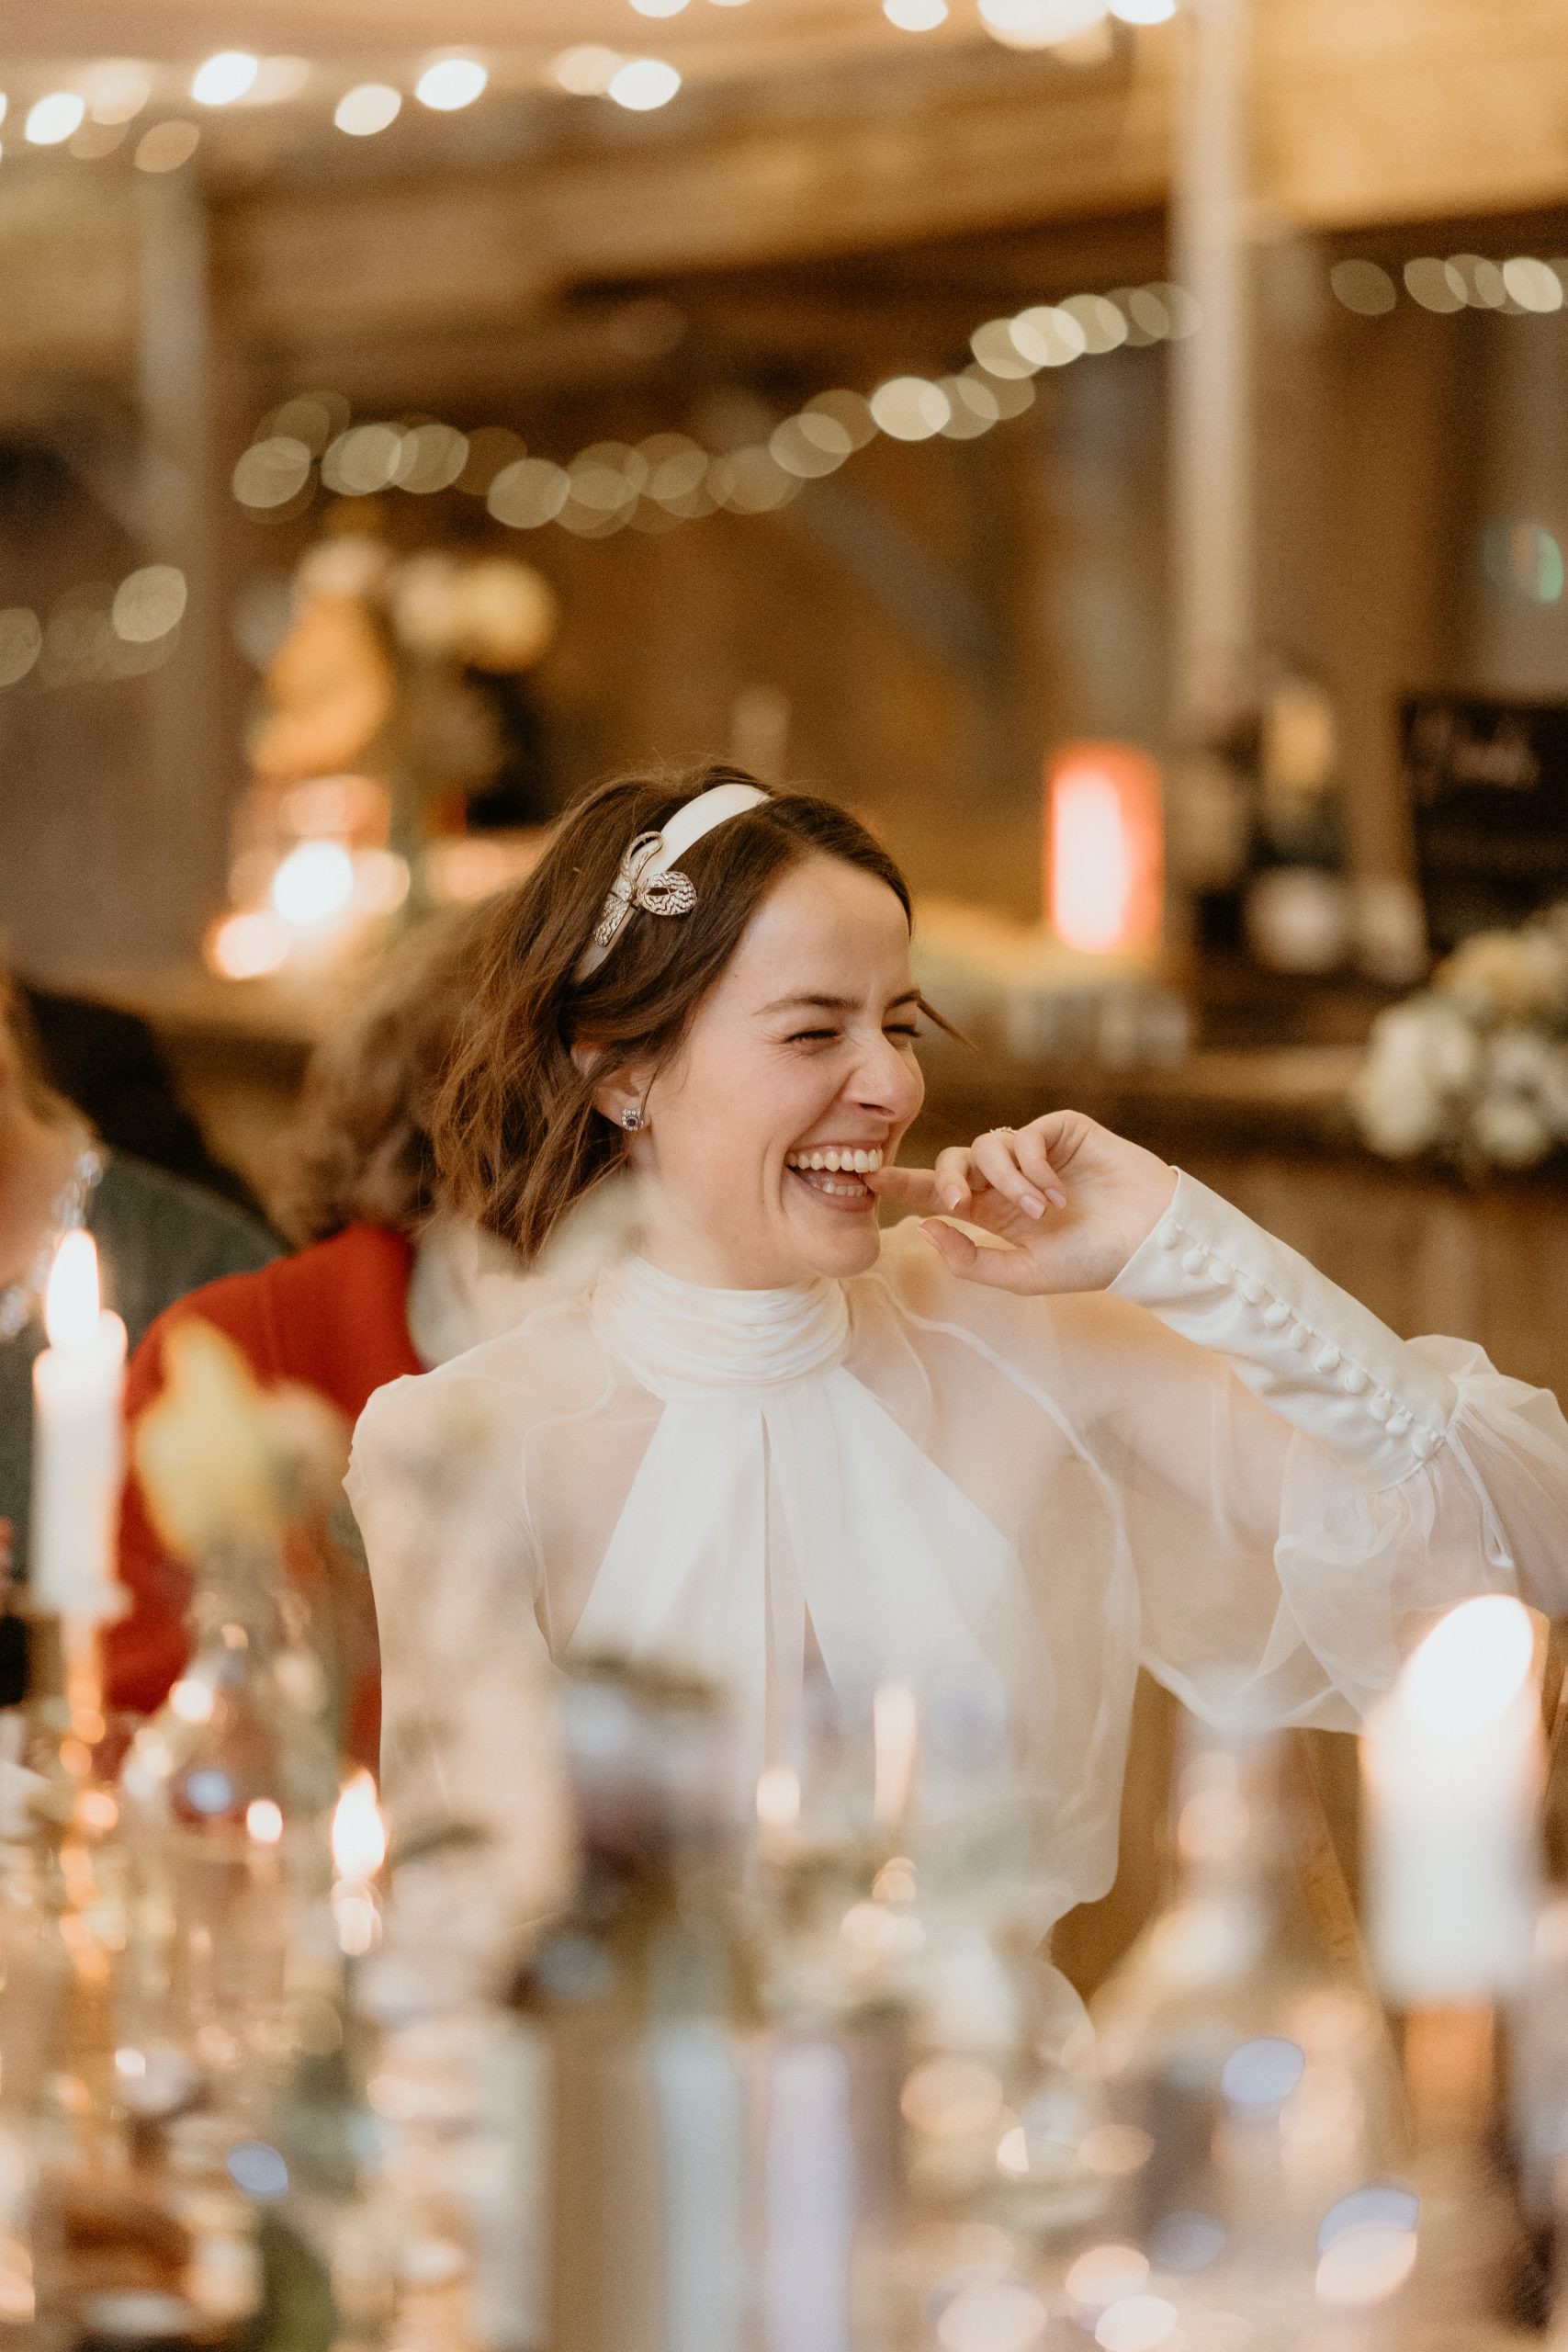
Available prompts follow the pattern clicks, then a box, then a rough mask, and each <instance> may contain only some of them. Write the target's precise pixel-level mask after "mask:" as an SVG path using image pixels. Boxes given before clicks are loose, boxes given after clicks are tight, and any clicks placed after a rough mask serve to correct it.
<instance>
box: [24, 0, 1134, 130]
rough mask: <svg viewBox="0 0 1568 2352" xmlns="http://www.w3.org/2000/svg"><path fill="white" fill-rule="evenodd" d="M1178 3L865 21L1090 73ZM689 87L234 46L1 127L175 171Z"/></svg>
mask: <svg viewBox="0 0 1568 2352" xmlns="http://www.w3.org/2000/svg"><path fill="white" fill-rule="evenodd" d="M749 5H750V0H626V8H627V19H628V24H630V22H631V21H632V20H634V19H636V20H640V21H641V22H643V23H646V22H647V21H648V20H649V19H656V20H669V19H672V18H675V17H686V18H687V21H688V28H689V26H690V25H691V23H692V21H693V20H694V19H695V18H696V17H698V16H700V15H705V13H706V11H707V10H708V9H709V8H714V9H722V10H725V11H727V12H728V11H729V10H733V9H738V8H741V7H745V6H749ZM864 6H865V10H866V14H867V16H868V17H870V16H874V15H876V14H878V13H879V14H880V16H881V17H883V18H884V19H885V20H886V23H887V24H888V25H890V26H891V27H892V28H894V29H895V30H896V31H897V32H900V33H905V34H909V35H913V36H917V37H918V36H919V35H920V34H929V33H934V32H936V31H938V30H939V29H941V28H943V27H945V26H948V25H950V24H952V23H954V22H955V21H956V23H957V24H958V26H959V27H960V28H962V27H963V25H964V23H965V22H966V21H967V22H968V23H970V24H972V25H973V27H974V28H975V30H976V32H977V33H979V34H984V35H988V36H989V37H990V38H991V39H992V40H996V41H998V42H1000V43H1001V44H1002V45H1003V46H1004V47H1006V48H1009V49H1013V50H1022V51H1028V50H1033V51H1055V52H1056V53H1057V54H1058V55H1059V56H1060V57H1061V58H1062V60H1063V62H1066V63H1068V64H1080V65H1092V64H1095V63H1098V62H1103V60H1104V59H1105V58H1106V57H1108V56H1109V55H1111V51H1112V45H1113V32H1114V28H1115V26H1116V25H1117V24H1118V23H1121V24H1122V25H1125V26H1128V27H1132V28H1145V27H1149V26H1154V25H1159V24H1162V23H1164V22H1165V21H1166V20H1167V19H1168V17H1173V16H1175V14H1176V13H1177V9H1178V6H1179V0H864ZM684 80H685V77H684V76H683V74H682V71H681V68H680V66H679V65H677V64H676V63H675V62H673V60H672V59H671V58H668V57H659V56H650V55H647V54H643V53H640V52H639V51H638V50H637V49H634V48H630V47H621V46H618V45H615V44H613V43H611V42H607V41H602V40H590V41H578V42H573V43H572V44H571V45H570V46H569V47H568V48H565V49H562V50H559V51H555V52H553V53H552V54H548V55H544V54H540V53H536V52H533V51H526V52H525V51H508V52H506V53H504V54H502V53H499V52H494V53H491V54H489V55H481V54H476V53H473V52H470V51H438V52H435V53H432V54H427V55H426V56H424V57H423V58H421V59H417V60H414V61H412V62H411V64H410V66H409V68H408V70H407V71H406V72H405V73H404V74H402V75H401V76H400V79H398V80H389V79H384V78H380V77H379V76H374V77H372V78H367V79H351V78H349V77H348V76H347V75H346V74H345V73H344V71H343V70H342V69H334V68H332V67H329V66H327V65H326V64H324V63H319V62H314V61H312V60H311V59H310V58H305V57H294V56H268V55H265V54H262V53H260V52H257V51H251V50H243V49H226V50H220V51H217V52H216V53H215V54H214V55H212V56H210V57H207V58H204V59H202V60H201V62H199V63H198V64H197V65H196V66H195V67H194V68H186V69H183V70H181V69H176V68H175V67H173V66H154V65H152V64H149V63H147V62H143V61H141V60H138V59H135V58H127V57H109V58H99V59H96V60H94V61H91V62H85V63H84V64H83V65H81V66H80V67H79V68H78V69H75V70H73V71H72V72H70V73H69V74H64V75H62V78H61V79H60V80H59V81H58V82H57V83H55V84H54V85H52V86H47V87H35V88H33V89H31V90H23V91H19V92H17V93H15V94H10V93H6V92H0V124H7V125H8V124H10V123H14V124H15V125H16V128H17V131H18V132H19V135H20V143H21V146H22V147H23V148H24V149H28V148H30V149H35V150H37V149H63V150H64V151H65V152H67V153H70V154H72V155H73V156H75V157H77V158H78V159H79V160H81V161H84V162H96V161H100V160H102V159H103V158H105V157H107V156H110V155H114V154H117V153H121V152H122V151H123V152H125V153H128V154H129V155H130V159H131V161H132V162H133V163H134V164H135V165H136V167H137V168H138V169H139V170H141V171H145V172H167V171H175V170H177V169H178V168H179V167H180V166H181V165H182V164H186V163H188V162H189V161H190V160H191V158H192V157H193V156H194V155H195V154H196V153H197V148H198V147H199V145H200V143H201V139H202V126H203V121H204V120H205V119H208V118H210V117H212V116H214V115H216V114H219V113H220V112H222V111H224V110H227V109H234V110H236V111H238V112H240V113H242V114H243V112H245V111H247V110H249V109H252V108H254V107H278V106H288V105H303V106H306V107H310V106H311V105H313V104H315V103H318V102H319V103H321V104H322V105H324V106H327V107H330V108H331V119H332V122H333V126H334V127H335V129H336V130H339V131H341V132H342V133H343V134H344V136H345V137H347V138H350V139H355V140H365V139H374V138H378V137H379V136H380V135H381V134H382V133H383V132H385V131H389V130H391V128H392V126H393V125H394V124H395V123H396V122H397V121H398V120H399V119H400V117H402V116H403V115H404V114H405V108H406V104H407V101H409V100H411V99H412V101H413V102H414V105H415V107H417V108H419V109H423V111H424V112H426V113H429V114H434V115H453V114H458V113H461V112H462V111H463V110H464V109H465V108H467V107H471V106H474V105H476V104H477V103H478V102H479V100H480V99H481V98H483V97H484V96H486V94H487V93H491V94H492V95H495V94H502V93H509V94H512V95H517V94H520V93H528V92H535V93H539V92H544V93H552V94H554V95H555V96H559V97H574V98H593V99H604V100H606V101H608V102H609V103H610V104H612V105H615V106H618V107H624V108H626V110H627V111H628V112H630V113H634V114H648V113H652V112H655V111H657V109H659V108H660V107H666V106H668V105H669V104H670V103H671V100H672V99H673V98H675V97H676V96H679V94H680V92H681V90H682V87H683V86H684ZM13 96H14V97H15V103H14V105H13V104H12V97H13ZM170 109H173V111H170ZM149 116H152V117H156V118H158V119H148V118H149ZM10 136H11V133H10V132H9V130H7V131H6V136H5V137H4V138H0V150H3V148H4V146H5V144H6V140H7V139H8V138H9V137H10Z"/></svg>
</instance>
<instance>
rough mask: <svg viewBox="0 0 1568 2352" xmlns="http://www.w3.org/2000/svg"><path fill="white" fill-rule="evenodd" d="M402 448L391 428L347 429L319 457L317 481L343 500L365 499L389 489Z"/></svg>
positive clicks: (360, 426)
mask: <svg viewBox="0 0 1568 2352" xmlns="http://www.w3.org/2000/svg"><path fill="white" fill-rule="evenodd" d="M402 447H403V435H401V433H400V432H399V430H398V428H397V426H396V425H395V424H355V425H351V426H350V428H349V430H348V431H347V432H346V433H340V434H339V435H338V436H337V439H336V440H335V441H334V442H333V443H332V445H331V447H329V448H328V449H327V451H326V453H325V455H324V456H323V457H322V458H321V480H322V481H323V482H324V483H325V484H326V486H327V488H328V489H329V490H335V491H336V492H338V493H339V495H340V496H342V497H344V498H368V497H370V496H372V495H373V494H374V493H375V492H377V491H378V490H388V489H389V488H390V486H391V483H392V479H393V477H394V475H395V474H396V472H397V469H398V461H399V459H400V457H401V455H402Z"/></svg>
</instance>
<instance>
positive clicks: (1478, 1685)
mask: <svg viewBox="0 0 1568 2352" xmlns="http://www.w3.org/2000/svg"><path fill="white" fill-rule="evenodd" d="M1534 1655H1535V1634H1534V1630H1533V1628H1532V1626H1531V1624H1530V1618H1529V1611H1528V1610H1527V1609H1526V1608H1525V1607H1524V1606H1523V1604H1522V1603H1521V1602H1519V1601H1517V1600H1509V1599H1508V1598H1507V1596H1506V1594H1503V1593H1487V1594H1484V1595H1483V1597H1482V1598H1481V1599H1479V1600H1467V1601H1464V1602H1462V1603H1461V1606H1460V1607H1459V1608H1458V1609H1451V1610H1450V1611H1449V1613H1448V1615H1447V1616H1446V1617H1445V1618H1444V1619H1443V1621H1442V1623H1441V1624H1440V1625H1438V1627H1437V1628H1436V1629H1435V1630H1434V1631H1433V1632H1432V1633H1430V1634H1427V1638H1426V1640H1425V1641H1424V1642H1423V1643H1422V1645H1421V1646H1420V1648H1419V1649H1418V1650H1417V1651H1416V1654H1415V1656H1414V1657H1412V1658H1411V1660H1410V1662H1409V1664H1408V1665H1407V1666H1406V1668H1405V1669H1404V1674H1403V1675H1402V1676H1401V1678H1400V1682H1399V1690H1398V1695H1397V1702H1396V1703H1397V1705H1398V1707H1399V1709H1400V1712H1401V1713H1403V1714H1404V1716H1405V1717H1406V1718H1407V1720H1408V1721H1409V1722H1411V1723H1412V1724H1414V1725H1415V1726H1416V1728H1417V1729H1418V1730H1419V1731H1421V1732H1423V1733H1425V1734H1426V1735H1427V1737H1429V1738H1436V1739H1441V1740H1444V1741H1450V1740H1451V1741H1460V1740H1465V1739H1471V1738H1473V1737H1474V1736H1475V1735H1476V1734H1477V1733H1478V1732H1483V1731H1486V1730H1489V1729H1490V1728H1491V1726H1492V1725H1493V1724H1495V1723H1498V1722H1500V1721H1501V1720H1502V1718H1503V1717H1504V1716H1505V1715H1506V1713H1508V1712H1509V1710H1510V1708H1512V1706H1513V1705H1514V1703H1515V1702H1516V1701H1517V1698H1518V1696H1519V1694H1520V1692H1521V1691H1523V1690H1524V1688H1525V1685H1526V1683H1527V1682H1528V1681H1529V1673H1530V1667H1531V1663H1532V1660H1533V1658H1534Z"/></svg>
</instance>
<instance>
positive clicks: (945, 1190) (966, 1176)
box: [933, 1144, 976, 1216]
mask: <svg viewBox="0 0 1568 2352" xmlns="http://www.w3.org/2000/svg"><path fill="white" fill-rule="evenodd" d="M933 1172H934V1174H935V1177H936V1190H937V1199H938V1200H939V1201H940V1203H941V1204H942V1207H943V1208H944V1209H946V1210H948V1211H949V1213H950V1214H951V1215H952V1216H965V1215H966V1214H967V1212H968V1210H969V1208H970V1206H971V1204H972V1202H973V1199H974V1190H975V1174H976V1164H975V1156H974V1154H973V1152H971V1151H970V1150H969V1149H968V1148H966V1147H965V1146H964V1145H963V1144H950V1145H949V1146H948V1148H947V1149H946V1150H945V1151H939V1152H938V1153H937V1156H936V1168H935V1170H934V1171H933Z"/></svg>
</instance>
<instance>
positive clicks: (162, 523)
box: [134, 167, 243, 961]
mask: <svg viewBox="0 0 1568 2352" xmlns="http://www.w3.org/2000/svg"><path fill="white" fill-rule="evenodd" d="M134 178H135V183H136V196H137V203H138V209H139V220H140V228H141V300H140V312H139V330H138V352H137V357H138V390H139V394H140V407H141V427H142V496H141V507H142V511H143V514H144V515H145V516H146V518H147V522H146V527H147V531H148V542H147V546H146V552H145V555H144V558H143V560H145V561H147V562H164V563H172V564H175V565H177V566H178V568H179V569H180V571H183V572H184V574H185V577H186V609H185V616H184V618H183V620H182V621H181V623H180V638H179V643H178V646H177V648H176V650H175V653H174V655H173V656H172V658H171V659H170V660H169V661H168V662H165V663H164V665H163V667H162V668H160V669H158V670H156V671H154V672H152V674H151V675H150V676H149V677H148V679H147V681H146V720H145V723H146V730H147V731H146V765H145V781H144V786H143V789H144V795H145V798H144V803H143V806H144V814H145V825H144V838H145V840H146V842H147V845H148V848H147V855H146V859H145V864H144V865H143V869H142V873H141V876H140V877H139V880H140V882H141V890H142V894H143V916H142V924H141V930H142V938H141V943H140V946H141V952H142V953H143V954H145V955H148V956H152V957H153V958H154V959H156V960H160V961H162V960H174V959H178V958H182V957H185V956H189V955H190V954H191V953H192V951H193V950H194V948H195V946H196V944H197V940H198V938H199V936H200V933H201V930H202V928H203V925H204V923H205V922H206V921H207V920H208V919H209V916H210V915H211V914H212V913H213V912H215V911H216V910H217V908H218V907H219V906H220V904H221V903H222V899H223V896H224V887H225V876H226V872H227V865H228V831H229V810H230V807H231V802H232V799H233V796H234V793H235V791H236V789H237V787H238V785H239V783H240V780H241V773H242V769H241V762H242V751H241V740H240V739H241V708H242V705H241V695H242V692H243V686H242V682H241V677H240V673H239V661H238V656H237V654H236V651H235V649H234V647H233V645H232V643H231V638H230V632H229V628H228V613H229V605H230V601H231V582H230V579H229V567H228V564H227V562H226V560H225V553H224V549H225V541H226V539H227V537H228V535H229V531H230V527H231V523H230V507H229V502H228V495H227V485H226V483H225V481H224V479H223V468H222V455H223V453H222V450H221V448H220V421H219V418H220V371H219V368H218V365H217V356H216V351H215V336H214V327H213V316H212V294H211V275H210V257H209V236H208V214H207V200H206V197H205V193H204V191H203V189H202V187H201V184H200V182H199V180H198V179H197V175H196V174H195V173H194V172H193V171H192V170H190V169H189V168H188V167H186V168H184V169H181V170H179V171H174V172H165V173H156V174H150V173H142V172H138V173H137V174H135V175H134Z"/></svg>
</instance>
